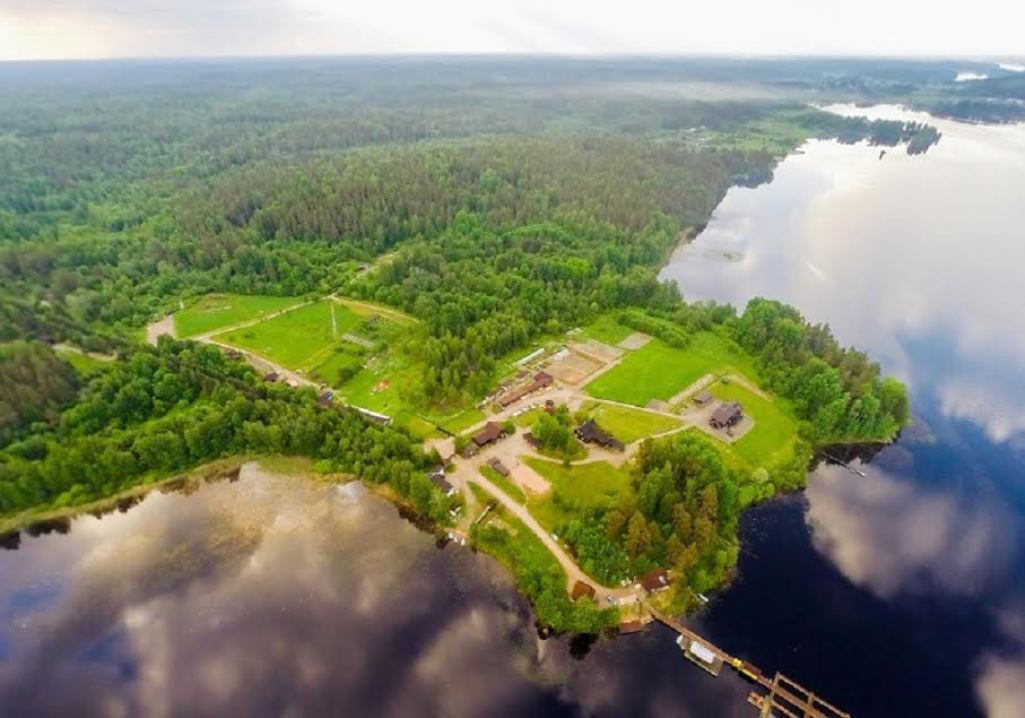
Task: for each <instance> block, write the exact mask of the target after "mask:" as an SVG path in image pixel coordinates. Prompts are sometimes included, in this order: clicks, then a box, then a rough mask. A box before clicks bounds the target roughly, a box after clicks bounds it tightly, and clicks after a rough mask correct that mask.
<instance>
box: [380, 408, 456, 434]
mask: <svg viewBox="0 0 1025 718" xmlns="http://www.w3.org/2000/svg"><path fill="white" fill-rule="evenodd" d="M392 419H393V421H394V422H395V424H396V426H401V427H402V428H404V429H406V430H407V431H408V432H409V433H410V434H412V435H413V436H415V437H416V438H417V439H420V440H421V441H426V440H427V439H440V438H442V437H443V436H444V434H442V433H441V432H440V431H438V430H437V429H436V428H435V426H434V424H432V423H431V422H429V421H427V420H426V419H424V418H422V417H420V416H417V415H416V414H414V413H413V412H411V411H406V410H404V411H400V412H399V413H397V414H395V416H394V417H392Z"/></svg>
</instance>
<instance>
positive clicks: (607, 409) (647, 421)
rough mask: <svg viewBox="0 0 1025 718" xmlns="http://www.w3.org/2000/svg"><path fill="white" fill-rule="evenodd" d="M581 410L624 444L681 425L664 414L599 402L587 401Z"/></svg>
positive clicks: (678, 420) (677, 420)
mask: <svg viewBox="0 0 1025 718" xmlns="http://www.w3.org/2000/svg"><path fill="white" fill-rule="evenodd" d="M581 409H582V410H583V411H585V412H587V413H588V414H590V415H591V417H592V418H593V419H594V420H595V421H597V422H598V424H599V426H601V427H602V428H603V429H605V430H606V431H608V432H609V433H611V434H612V435H613V436H615V437H616V438H617V439H619V440H620V441H622V442H623V443H624V444H629V443H631V442H633V441H637V440H638V439H643V438H644V437H646V436H651V435H652V434H661V433H662V432H664V431H669V430H671V429H675V428H677V427H679V426H682V425H683V420H682V419H674V418H673V417H671V416H666V415H665V414H655V413H653V412H650V411H644V410H642V409H631V408H629V407H626V406H621V405H618V404H606V403H604V402H600V401H589V402H587V403H585V404H584V405H583V406H582V407H581Z"/></svg>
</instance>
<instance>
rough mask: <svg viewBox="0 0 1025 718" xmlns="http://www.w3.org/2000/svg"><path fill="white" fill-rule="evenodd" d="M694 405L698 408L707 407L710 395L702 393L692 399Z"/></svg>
mask: <svg viewBox="0 0 1025 718" xmlns="http://www.w3.org/2000/svg"><path fill="white" fill-rule="evenodd" d="M694 403H695V404H697V405H698V406H708V405H709V404H711V403H712V395H711V394H709V393H708V392H707V391H703V392H701V393H700V394H698V395H697V396H695V397H694Z"/></svg>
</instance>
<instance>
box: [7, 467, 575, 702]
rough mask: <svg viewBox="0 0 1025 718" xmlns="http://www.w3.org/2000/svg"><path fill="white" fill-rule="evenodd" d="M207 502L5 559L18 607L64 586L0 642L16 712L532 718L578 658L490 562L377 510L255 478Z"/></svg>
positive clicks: (90, 524) (78, 531)
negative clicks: (28, 596) (540, 624)
mask: <svg viewBox="0 0 1025 718" xmlns="http://www.w3.org/2000/svg"><path fill="white" fill-rule="evenodd" d="M243 487H244V490H245V492H244V493H242V490H243ZM200 494H201V495H197V496H192V497H185V496H173V495H167V496H164V495H159V494H154V495H151V496H150V497H149V498H148V499H147V500H146V501H143V502H142V503H141V504H140V505H139V506H137V507H135V508H134V509H132V510H131V511H129V512H128V513H126V514H114V515H110V516H107V517H104V518H103V519H102V520H99V519H93V518H88V517H87V518H83V519H81V520H80V521H79V522H76V525H75V528H74V531H73V532H72V534H71V535H69V536H66V537H65V536H61V537H56V536H55V537H52V539H53V540H52V541H46V540H44V541H43V543H41V544H35V543H34V542H30V543H29V545H27V546H25V547H23V548H22V549H21V550H20V551H18V552H12V553H9V554H7V555H5V556H4V561H3V562H2V563H0V607H3V606H7V605H9V603H10V601H11V599H12V593H13V592H14V591H16V590H23V588H24V584H25V583H28V584H32V583H33V582H35V581H44V580H48V577H52V576H54V575H57V576H58V577H59V581H60V583H61V587H62V591H61V593H60V595H59V597H58V598H57V599H56V600H52V601H48V602H39V603H38V604H37V605H36V606H34V607H30V608H29V609H27V610H26V611H24V612H23V615H22V619H21V620H20V621H19V622H17V623H16V624H15V625H11V626H8V627H4V628H0V637H2V639H3V640H2V641H0V642H3V643H4V644H5V645H7V646H8V648H7V650H6V651H5V653H6V654H7V655H8V658H7V659H6V660H3V661H2V662H0V703H2V704H3V705H4V706H5V709H9V710H11V711H13V713H12V714H17V715H30V714H31V715H67V714H69V713H74V714H75V715H79V716H90V715H104V716H119V715H144V716H178V715H182V716H184V715H188V716H204V715H209V716H215V715H217V716H223V715H246V716H258V715H275V716H278V715H324V714H336V713H337V711H338V710H339V709H341V708H344V709H345V710H346V712H348V713H349V714H351V715H357V714H360V715H378V716H389V715H395V716H403V715H410V714H422V715H428V714H430V715H452V716H477V715H519V714H524V713H525V712H529V710H530V705H531V702H532V701H534V700H536V697H537V691H536V689H535V687H534V683H533V681H534V680H535V678H536V677H537V676H538V675H543V674H544V673H545V672H546V671H549V670H551V671H556V672H557V671H560V670H564V667H565V666H566V665H568V664H569V662H570V659H569V658H568V656H567V655H565V651H562V652H561V653H560V651H559V650H558V648H559V646H558V644H554V648H553V649H551V650H550V654H551V655H550V656H549V657H548V658H547V659H546V660H545V661H541V662H540V663H539V662H538V661H537V660H535V659H536V649H535V641H536V638H535V636H534V634H533V628H532V626H531V624H530V622H529V619H528V614H527V612H526V610H525V606H524V604H523V603H522V601H521V600H520V599H519V598H518V597H517V596H516V595H515V594H514V593H513V591H512V587H511V584H510V582H509V579H508V577H507V576H506V575H505V574H504V573H503V572H501V571H499V570H496V568H495V566H494V564H493V563H492V562H490V560H488V559H486V558H485V557H482V556H475V555H473V554H470V553H469V552H466V551H461V552H454V551H453V552H438V551H436V550H435V549H434V548H433V546H431V543H430V542H429V541H428V540H425V539H426V537H425V536H424V535H423V534H421V533H420V532H418V531H417V530H416V529H415V528H413V527H412V526H410V525H408V524H407V523H406V522H404V521H402V520H400V519H398V517H397V516H396V515H395V511H394V509H393V508H392V507H391V506H389V505H387V504H385V503H384V502H382V501H380V500H378V499H376V498H374V497H372V496H364V497H362V498H361V499H360V500H357V501H352V500H351V497H350V500H344V499H343V498H342V497H341V495H340V494H339V493H338V492H335V491H334V490H333V489H332V488H331V487H329V486H318V485H315V484H308V483H307V482H304V481H301V480H298V479H291V480H290V479H281V478H274V477H269V476H263V475H260V474H258V473H257V472H255V471H254V469H252V468H251V467H250V468H249V469H247V471H246V475H245V476H244V477H243V479H242V481H240V482H239V483H238V484H227V483H222V484H216V485H212V486H207V487H205V488H204V489H202V490H201V492H200ZM47 538H50V537H47ZM22 570H24V571H25V572H26V573H24V574H22V573H20V572H21V571H22ZM560 665H561V666H562V667H561V668H560ZM467 675H472V680H459V679H458V678H459V677H460V676H467ZM56 685H59V686H61V689H60V690H54V689H53V688H54V686H56Z"/></svg>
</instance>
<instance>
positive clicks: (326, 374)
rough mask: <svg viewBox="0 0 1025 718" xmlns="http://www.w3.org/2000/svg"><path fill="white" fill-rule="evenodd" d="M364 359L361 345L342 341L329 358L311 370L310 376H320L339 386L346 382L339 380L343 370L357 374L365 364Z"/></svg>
mask: <svg viewBox="0 0 1025 718" xmlns="http://www.w3.org/2000/svg"><path fill="white" fill-rule="evenodd" d="M364 361H365V357H364V355H363V353H362V350H361V348H360V347H355V346H353V345H352V344H350V343H349V342H341V343H339V344H337V345H336V346H335V347H334V350H333V351H332V352H331V353H330V354H329V355H328V357H327V359H325V360H324V361H322V362H321V363H320V364H318V365H317V366H316V367H315V368H314V369H313V371H311V372H310V376H315V377H319V378H320V379H321V381H323V382H325V383H327V384H330V385H332V386H337V385H338V384H339V383H344V382H339V381H338V378H339V375H340V374H341V372H342V371H343V370H344V371H347V372H352V374H355V373H356V372H358V371H359V369H360V368H361V367H362V366H363V362H364ZM352 374H350V376H352Z"/></svg>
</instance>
